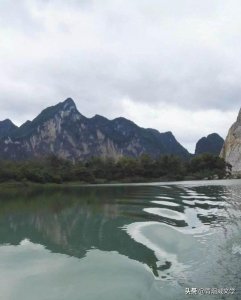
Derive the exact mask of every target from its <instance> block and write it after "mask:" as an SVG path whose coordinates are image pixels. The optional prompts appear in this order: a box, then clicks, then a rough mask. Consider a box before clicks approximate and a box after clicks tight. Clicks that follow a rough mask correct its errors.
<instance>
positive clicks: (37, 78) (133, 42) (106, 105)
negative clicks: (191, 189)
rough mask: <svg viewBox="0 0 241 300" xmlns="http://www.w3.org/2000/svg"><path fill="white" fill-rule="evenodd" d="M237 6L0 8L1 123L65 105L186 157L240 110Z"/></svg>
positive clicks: (25, 1) (25, 3)
mask: <svg viewBox="0 0 241 300" xmlns="http://www.w3.org/2000/svg"><path fill="white" fill-rule="evenodd" d="M240 16H241V2H240V0H229V1H227V0H200V1H193V0H181V1H180V0H68V1H66V0H21V1H20V0H1V1H0V119H5V118H10V119H11V120H12V121H13V122H15V123H16V124H17V125H20V124H21V123H23V122H24V121H26V120H27V119H33V118H34V117H35V116H36V115H37V114H38V113H39V112H40V111H41V110H42V109H44V108H45V107H46V106H49V105H54V104H56V103H58V102H60V101H63V100H65V98H67V97H72V98H73V99H74V100H75V102H76V104H77V107H78V109H79V111H80V112H81V113H82V114H84V115H86V116H87V117H91V116H93V115H95V114H101V115H104V116H106V117H108V118H114V117H118V116H124V117H126V118H129V119H131V120H133V121H134V122H136V123H137V124H138V125H140V126H143V127H152V128H156V129H158V130H159V131H161V132H164V131H169V130H171V131H172V132H173V133H174V135H175V136H176V138H177V139H178V140H179V141H180V142H181V143H182V144H183V145H184V146H185V147H187V148H188V149H189V150H190V151H193V150H194V145H195V143H196V141H197V139H199V138H200V137H202V136H205V135H207V134H209V133H212V132H217V133H219V134H220V135H222V136H223V137H225V136H226V134H227V131H228V129H229V127H230V125H231V124H232V123H233V122H234V120H235V119H236V116H237V113H238V110H239V108H240V106H241V101H240V100H241V18H240Z"/></svg>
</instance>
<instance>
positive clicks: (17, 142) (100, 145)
mask: <svg viewBox="0 0 241 300" xmlns="http://www.w3.org/2000/svg"><path fill="white" fill-rule="evenodd" d="M52 153H54V154H56V155H58V156H60V157H62V158H65V159H70V160H73V161H75V160H84V159H88V158H90V157H93V156H95V157H112V158H114V159H116V158H119V157H122V156H130V157H138V156H140V155H141V154H144V153H146V154H149V155H150V156H152V157H157V156H158V155H161V154H175V155H178V156H181V157H185V158H187V157H189V153H188V151H187V150H186V149H185V148H183V147H182V146H181V145H180V144H179V143H178V142H177V140H176V139H175V137H174V136H173V134H172V133H171V132H165V133H160V132H159V131H157V130H154V129H145V128H141V127H139V126H137V125H136V124H135V123H133V122H131V121H130V120H127V119H125V118H116V119H114V120H108V119H107V118H104V117H102V116H99V115H96V116H94V117H93V118H86V117H85V116H83V115H82V114H80V113H79V111H78V110H77V108H76V105H75V103H74V101H73V100H72V99H70V98H68V99H66V100H65V101H64V102H60V103H59V104H57V105H55V106H52V107H48V108H46V109H45V110H43V111H42V112H41V113H40V114H39V115H38V116H37V117H36V118H35V119H34V120H33V121H27V122H25V123H24V124H23V125H22V126H20V127H19V128H16V129H15V130H13V131H12V132H10V133H9V134H8V136H7V137H6V136H5V137H3V138H1V139H0V158H2V159H14V160H18V159H26V158H32V157H42V156H46V155H49V154H52Z"/></svg>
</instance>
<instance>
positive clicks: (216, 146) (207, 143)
mask: <svg viewBox="0 0 241 300" xmlns="http://www.w3.org/2000/svg"><path fill="white" fill-rule="evenodd" d="M223 144H224V140H223V138H222V137H221V136H220V135H218V134H217V133H212V134H209V135H208V136H207V137H203V138H201V139H200V140H199V141H198V142H197V144H196V150H195V155H199V154H203V153H210V154H214V155H219V154H220V152H221V150H222V147H223Z"/></svg>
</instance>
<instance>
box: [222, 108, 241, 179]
mask: <svg viewBox="0 0 241 300" xmlns="http://www.w3.org/2000/svg"><path fill="white" fill-rule="evenodd" d="M220 156H221V157H222V158H224V159H225V161H226V162H228V163H229V164H231V165H232V173H233V174H237V173H241V109H240V111H239V115H238V118H237V121H236V122H235V123H234V124H233V125H232V127H231V128H230V129H229V132H228V135H227V137H226V140H225V143H224V145H223V148H222V151H221V154H220Z"/></svg>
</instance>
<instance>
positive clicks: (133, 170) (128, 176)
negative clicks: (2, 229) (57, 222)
mask: <svg viewBox="0 0 241 300" xmlns="http://www.w3.org/2000/svg"><path fill="white" fill-rule="evenodd" d="M230 170H231V167H230V165H227V164H226V163H225V161H224V160H223V159H221V158H220V157H218V156H213V155H211V154H202V155H199V156H195V157H193V158H192V159H190V160H183V159H181V158H179V157H177V156H173V155H164V156H160V157H159V158H157V159H152V158H151V157H149V156H148V155H142V156H140V157H139V158H137V159H135V158H130V157H122V158H120V159H118V160H114V159H111V158H106V159H102V158H92V159H89V160H87V161H84V162H83V161H79V162H75V163H73V162H71V161H69V160H64V159H62V158H59V157H57V156H55V155H51V156H48V157H46V158H42V159H34V160H26V161H0V182H9V181H10V182H11V181H16V182H35V183H58V184H60V183H65V182H66V183H67V182H80V183H107V182H146V181H170V180H194V179H218V178H219V179H221V178H225V177H227V176H228V174H229V172H228V171H230Z"/></svg>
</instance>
